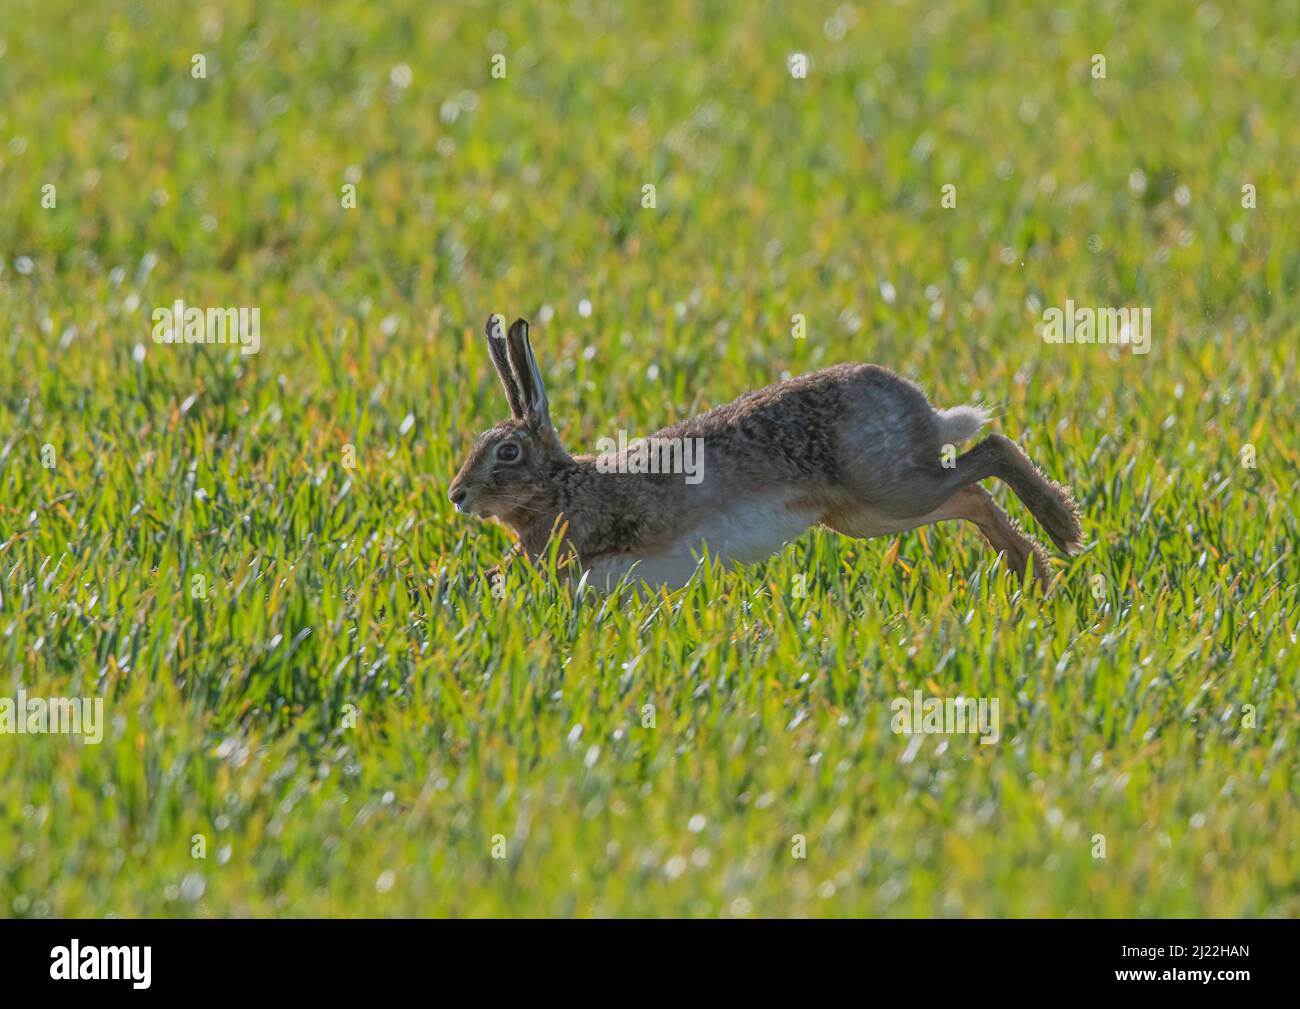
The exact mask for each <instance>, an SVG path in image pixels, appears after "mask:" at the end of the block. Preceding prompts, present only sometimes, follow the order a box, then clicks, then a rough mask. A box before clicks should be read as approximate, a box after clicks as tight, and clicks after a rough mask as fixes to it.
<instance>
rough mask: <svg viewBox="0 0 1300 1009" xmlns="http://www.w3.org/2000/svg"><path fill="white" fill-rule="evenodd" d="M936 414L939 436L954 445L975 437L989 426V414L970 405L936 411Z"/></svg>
mask: <svg viewBox="0 0 1300 1009" xmlns="http://www.w3.org/2000/svg"><path fill="white" fill-rule="evenodd" d="M935 413H936V418H935V419H936V420H937V421H938V424H939V436H940V437H941V438H942V439H943V440H944V441H945V442H950V443H952V444H953V445H955V444H957V443H958V442H962V441H968V440H969V439H971V438H973V437H975V434H976V432H978V431H979V429H980V428H982V427H983V426H984V425H985V424H987V423H988V419H989V415H988V413H987V412H986V411H985V410H984V409H983V408H981V407H978V406H970V405H967V406H954V407H951V408H950V409H947V410H936V411H935Z"/></svg>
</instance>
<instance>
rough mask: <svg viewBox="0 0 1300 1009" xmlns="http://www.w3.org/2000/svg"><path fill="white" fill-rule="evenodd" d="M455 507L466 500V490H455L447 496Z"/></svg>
mask: <svg viewBox="0 0 1300 1009" xmlns="http://www.w3.org/2000/svg"><path fill="white" fill-rule="evenodd" d="M447 497H448V498H449V499H450V500H451V503H452V504H454V505H459V504H460V503H461V502H462V501H464V500H465V489H464V488H463V487H458V488H453V489H452V492H451V493H450V494H448V495H447Z"/></svg>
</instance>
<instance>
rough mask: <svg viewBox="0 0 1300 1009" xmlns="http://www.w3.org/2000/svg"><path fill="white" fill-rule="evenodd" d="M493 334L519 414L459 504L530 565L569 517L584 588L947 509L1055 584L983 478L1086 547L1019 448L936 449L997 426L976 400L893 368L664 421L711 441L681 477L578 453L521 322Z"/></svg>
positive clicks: (884, 526) (472, 469)
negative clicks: (819, 530) (957, 452)
mask: <svg viewBox="0 0 1300 1009" xmlns="http://www.w3.org/2000/svg"><path fill="white" fill-rule="evenodd" d="M487 337H488V341H487V342H488V350H489V353H490V354H491V357H492V363H493V365H495V367H496V370H497V374H498V375H500V377H501V383H502V385H503V386H504V387H505V393H506V401H507V403H508V404H509V406H510V419H509V420H505V421H502V422H501V423H500V424H497V425H496V426H495V427H493V428H491V429H490V430H488V431H487V432H486V433H484V434H482V435H480V436H479V438H478V439H477V441H476V442H475V443H474V446H473V447H472V449H471V450H470V453H469V458H468V459H466V460H465V464H464V465H463V466H462V467H461V469H460V472H459V473H458V474H456V478H455V480H453V481H452V484H451V488H450V493H449V497H450V499H451V502H452V504H453V505H455V506H456V510H457V511H459V512H462V513H466V514H473V515H479V516H484V517H487V516H491V517H495V518H497V519H500V520H501V521H502V522H504V523H505V524H506V525H507V526H508V527H509V528H510V529H511V530H512V531H513V532H514V534H515V536H516V537H517V538H518V540H519V546H520V548H521V549H522V550H524V551H525V552H526V553H528V554H529V555H530V556H531V557H533V558H536V557H538V555H540V554H541V553H543V551H545V550H546V549H547V545H548V543H549V541H550V538H551V536H552V535H553V533H554V532H555V531H557V530H559V529H561V528H564V529H565V533H564V535H565V538H566V545H567V547H569V548H570V549H571V551H572V553H574V554H576V558H577V561H578V563H579V565H580V568H581V570H582V571H583V572H585V573H586V575H587V581H588V584H590V585H593V586H595V587H596V588H598V589H600V590H602V591H607V590H609V589H611V588H613V587H614V586H616V585H617V584H618V583H619V582H620V580H621V579H623V578H625V577H627V578H629V580H630V581H640V582H644V583H646V584H649V585H651V586H661V585H662V586H668V587H669V588H676V587H679V586H681V585H683V584H685V583H686V582H687V581H688V580H689V579H690V577H691V575H692V574H693V572H694V571H695V570H696V567H697V564H698V558H699V556H700V555H701V552H702V548H703V547H705V546H707V547H708V552H709V554H711V555H712V556H714V557H718V558H721V559H723V560H724V561H726V562H729V563H734V564H752V563H756V562H758V561H761V560H763V559H765V558H767V557H770V556H771V555H772V554H773V553H775V552H777V551H778V550H780V549H781V547H782V546H784V545H785V544H786V543H788V542H789V541H790V540H793V539H794V538H796V537H797V536H799V535H800V534H801V533H802V532H804V531H805V530H806V529H808V528H809V527H810V526H812V525H815V524H817V523H819V522H820V523H821V524H822V525H824V526H826V527H828V528H830V529H834V530H835V531H836V532H839V533H843V534H844V535H846V536H859V537H871V536H890V535H894V534H897V533H901V532H905V531H907V530H908V529H915V528H916V527H917V526H923V525H928V524H929V523H931V522H940V521H943V520H945V519H966V520H968V521H970V522H973V523H975V525H976V526H978V527H979V530H980V532H981V533H982V534H983V535H984V538H985V539H986V540H988V542H989V544H990V545H991V546H992V547H993V549H994V550H998V551H1001V552H1002V553H1003V554H1004V555H1005V556H1006V562H1007V564H1008V565H1009V566H1010V567H1011V569H1012V570H1014V571H1015V572H1017V573H1018V574H1020V575H1021V577H1023V576H1024V574H1025V571H1026V569H1027V568H1028V566H1029V563H1030V558H1031V557H1032V558H1033V570H1034V573H1035V574H1036V575H1037V576H1038V577H1039V578H1040V580H1042V581H1043V582H1044V583H1045V582H1046V575H1047V572H1048V561H1047V554H1046V552H1045V551H1044V550H1043V548H1042V546H1041V545H1039V544H1038V543H1037V542H1036V541H1034V540H1033V539H1031V538H1030V537H1028V536H1026V535H1025V534H1024V533H1022V532H1021V531H1020V529H1019V528H1018V527H1017V526H1016V524H1015V523H1014V522H1013V521H1012V520H1011V519H1010V518H1009V517H1008V516H1007V514H1006V513H1005V512H1004V511H1003V510H1002V509H1001V508H1000V507H999V506H998V504H997V503H996V502H995V501H994V500H993V497H992V495H990V494H989V492H988V491H987V490H985V489H984V488H983V487H981V486H980V481H981V480H986V479H988V478H989V477H997V478H998V479H999V480H1002V481H1003V482H1005V483H1006V484H1007V485H1009V486H1010V487H1011V489H1012V490H1013V491H1015V493H1016V496H1017V497H1019V498H1020V500H1021V501H1023V502H1024V504H1025V506H1026V507H1027V508H1028V509H1029V511H1030V512H1031V513H1033V515H1034V517H1035V518H1036V519H1037V520H1038V521H1039V523H1040V524H1041V525H1042V527H1043V528H1044V529H1045V530H1046V532H1047V535H1048V536H1050V537H1051V538H1052V541H1053V542H1054V543H1055V544H1056V545H1057V546H1058V547H1059V548H1060V549H1061V550H1062V551H1064V552H1065V553H1066V554H1069V553H1072V552H1074V551H1076V550H1077V549H1078V547H1079V540H1080V529H1079V517H1078V512H1077V511H1076V509H1075V507H1074V504H1073V502H1072V500H1071V497H1070V493H1069V491H1068V490H1067V489H1066V488H1064V487H1061V486H1059V485H1058V484H1055V483H1053V482H1052V481H1050V480H1048V479H1047V478H1046V477H1045V476H1043V474H1042V473H1040V472H1039V471H1038V469H1037V467H1035V466H1034V464H1033V463H1032V462H1030V460H1029V458H1028V457H1027V456H1026V455H1025V454H1024V453H1023V452H1022V451H1021V450H1020V449H1019V447H1017V446H1016V444H1015V443H1014V442H1012V441H1010V440H1009V439H1007V438H1004V437H1003V436H1002V435H999V434H993V435H990V436H989V437H987V438H985V439H984V440H983V441H981V442H980V443H979V444H978V445H976V446H975V447H974V448H972V449H971V450H970V451H969V452H966V453H965V454H964V455H962V456H960V457H957V458H956V459H955V460H954V459H953V456H952V453H953V451H954V450H953V449H951V448H950V449H949V450H948V455H947V457H946V461H947V462H948V465H947V466H945V465H944V461H945V453H944V446H945V445H948V446H953V445H957V444H958V443H960V442H964V441H967V440H968V439H970V438H971V437H973V436H974V435H975V434H976V432H978V431H979V430H980V428H981V427H983V426H984V423H985V421H986V420H987V417H986V415H985V413H984V411H983V410H981V409H979V408H978V407H974V406H957V407H953V408H952V409H948V410H936V409H935V408H934V407H933V406H931V405H930V403H929V401H928V400H927V399H926V397H925V394H924V393H922V392H921V390H920V389H918V388H917V387H916V386H914V385H913V384H912V383H911V382H908V381H906V380H905V379H902V378H900V377H899V376H897V375H895V374H893V373H892V372H891V371H889V370H888V369H886V368H881V367H878V366H876V365H871V364H840V365H836V366H834V367H831V368H825V369H823V370H821V371H816V372H813V373H811V374H808V375H801V376H799V377H798V378H792V379H788V380H787V381H784V382H778V383H776V384H775V385H770V386H768V387H767V388H765V389H759V390H757V391H755V392H750V393H746V394H745V395H743V396H741V397H740V398H739V399H737V400H735V401H734V402H732V403H728V404H726V405H725V406H719V407H715V408H714V409H712V410H709V411H708V412H707V413H703V414H701V415H699V416H698V417H693V418H691V419H690V420H685V421H682V422H681V423H679V424H674V425H673V426H672V427H669V428H665V429H664V430H662V431H659V432H657V433H656V434H655V435H653V436H652V438H651V444H656V443H657V444H659V445H680V444H681V443H682V442H684V441H686V440H689V441H690V442H691V443H692V444H694V445H697V446H701V447H702V450H703V455H702V457H701V458H700V460H699V461H700V462H701V463H703V465H702V466H701V467H700V469H699V471H698V472H697V473H696V474H695V475H694V477H685V478H684V477H683V474H682V473H681V472H676V473H672V472H663V471H656V472H639V471H637V470H644V469H646V468H647V467H645V466H644V465H636V464H633V465H628V463H629V462H630V461H631V460H629V459H628V458H627V456H628V455H629V454H630V453H632V452H633V451H634V450H638V446H635V445H633V446H629V445H623V446H620V447H619V448H617V449H615V450H614V451H612V452H606V453H603V454H601V455H598V456H570V455H569V454H568V453H567V452H566V451H565V450H564V447H563V446H562V445H561V444H560V440H559V438H558V437H557V435H556V433H555V427H554V426H553V425H552V423H551V417H550V411H549V408H548V405H547V399H546V390H545V388H544V387H543V385H542V376H541V372H540V370H539V369H538V367H537V359H536V357H534V355H533V350H532V346H531V345H530V343H529V341H528V323H527V322H525V321H524V320H523V319H516V320H515V322H514V324H513V325H511V327H510V331H509V333H508V334H507V335H505V336H502V335H501V322H500V321H498V319H497V317H495V316H493V317H492V318H490V319H489V320H488V326H487ZM639 448H640V449H643V448H644V443H642V444H641V445H640V446H639ZM664 468H665V467H655V469H658V470H662V469H664ZM667 468H672V467H667Z"/></svg>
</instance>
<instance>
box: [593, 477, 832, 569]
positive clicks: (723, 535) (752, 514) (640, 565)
mask: <svg viewBox="0 0 1300 1009" xmlns="http://www.w3.org/2000/svg"><path fill="white" fill-rule="evenodd" d="M818 518H819V515H818V513H817V512H815V511H813V510H812V509H809V508H806V507H798V506H794V505H792V504H791V503H790V502H789V501H787V500H786V499H781V498H775V499H757V500H752V501H746V502H742V503H740V504H737V505H735V506H733V507H732V508H730V509H727V510H726V511H719V512H717V513H715V514H713V515H710V516H708V517H707V518H705V519H703V520H702V521H701V522H699V523H697V524H696V525H695V526H693V527H692V528H690V529H689V530H688V531H686V532H685V533H683V535H682V537H681V539H679V540H678V541H677V542H676V543H674V544H673V545H672V546H671V547H670V548H669V549H668V550H665V551H663V552H661V553H657V554H651V555H645V556H638V555H634V554H620V555H617V556H611V557H606V558H603V559H602V560H600V561H598V562H597V563H595V564H593V565H592V567H591V573H590V575H589V576H588V581H589V583H591V584H592V585H595V586H597V587H598V588H605V587H612V586H613V585H614V584H615V583H616V582H617V581H618V580H619V579H620V578H622V577H624V576H625V575H627V574H628V573H629V572H631V575H632V579H634V580H639V581H643V582H646V583H647V584H650V585H655V586H659V585H665V586H667V587H669V588H680V587H681V586H683V585H685V584H686V583H687V582H688V581H689V580H690V578H691V575H693V574H694V573H695V569H696V566H697V565H698V562H699V557H700V556H702V554H703V552H704V549H705V547H707V548H708V552H709V556H710V557H715V558H718V559H719V560H721V561H723V562H724V563H729V564H756V563H758V562H759V561H762V560H766V559H767V558H768V557H771V556H772V555H773V554H774V553H776V552H777V551H778V550H780V549H781V548H782V547H783V546H785V545H786V544H787V543H789V542H790V541H791V540H792V539H794V538H796V537H797V536H799V535H800V534H801V533H803V532H804V530H806V529H807V528H808V527H809V526H811V525H813V524H814V523H815V522H817V520H818ZM634 565H635V567H634Z"/></svg>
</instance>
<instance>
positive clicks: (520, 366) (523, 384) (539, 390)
mask: <svg viewBox="0 0 1300 1009" xmlns="http://www.w3.org/2000/svg"><path fill="white" fill-rule="evenodd" d="M506 349H507V350H508V351H509V353H510V367H511V368H513V369H514V373H515V381H516V382H518V383H519V392H520V395H521V396H522V397H523V401H524V413H523V416H524V417H526V418H527V419H528V420H530V421H532V422H533V423H535V424H539V425H541V426H542V427H550V426H551V406H550V403H549V402H548V401H547V399H546V387H545V386H543V385H542V373H541V371H540V370H539V369H538V367H537V358H536V356H535V355H534V354H533V347H532V344H530V343H529V342H528V323H526V322H525V321H524V320H523V319H516V320H515V321H514V322H513V323H512V324H511V326H510V333H509V334H508V335H507V337H506Z"/></svg>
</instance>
